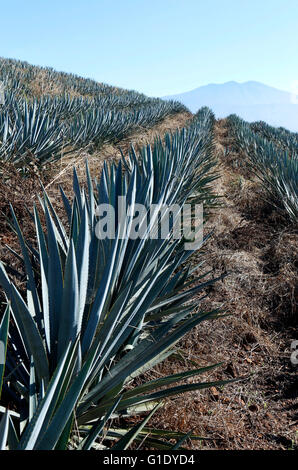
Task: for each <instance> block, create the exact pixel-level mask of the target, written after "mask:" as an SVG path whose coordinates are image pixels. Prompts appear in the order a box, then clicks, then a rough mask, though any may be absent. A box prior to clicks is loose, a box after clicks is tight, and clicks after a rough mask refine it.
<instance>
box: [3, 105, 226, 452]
mask: <svg viewBox="0 0 298 470" xmlns="http://www.w3.org/2000/svg"><path fill="white" fill-rule="evenodd" d="M213 122H214V116H213V115H212V113H211V112H210V111H209V110H207V109H203V110H201V111H200V112H199V113H198V114H197V115H196V116H195V117H194V119H193V121H192V123H191V125H190V126H189V128H187V129H183V130H182V131H179V132H178V131H177V132H176V133H174V134H172V135H167V136H166V139H165V142H164V143H162V142H161V140H157V141H156V142H155V144H154V145H153V146H152V147H150V146H147V147H144V148H143V149H142V150H141V151H140V152H139V154H136V153H135V152H134V151H133V150H132V151H131V152H130V154H129V155H128V158H127V159H123V161H122V162H119V164H118V165H117V166H116V165H115V164H111V165H110V166H108V165H106V164H105V165H104V168H103V171H102V175H101V178H100V180H99V181H92V179H91V177H90V174H89V170H88V166H87V168H86V171H87V180H86V187H87V193H86V192H85V190H84V189H83V186H81V185H80V184H79V182H78V178H77V175H76V172H75V171H74V177H73V200H72V201H71V200H69V199H68V198H67V197H66V195H65V194H64V192H63V190H62V189H61V197H62V201H63V205H64V208H65V214H66V220H68V223H67V222H65V223H64V222H62V220H64V219H65V218H64V217H61V216H60V217H59V215H58V214H57V213H56V212H55V210H54V208H53V206H52V204H51V202H50V200H49V198H48V196H47V194H46V193H44V195H43V200H40V201H41V208H40V210H38V209H37V208H36V207H34V214H33V218H34V221H35V228H36V244H35V243H32V241H31V240H30V243H29V241H27V240H25V239H24V238H23V235H22V231H21V228H20V226H19V224H18V222H17V220H16V217H15V215H14V212H13V211H12V217H13V223H14V230H15V231H16V233H17V235H18V238H19V242H20V247H21V252H22V259H23V265H24V268H25V273H20V279H27V282H26V285H24V286H23V289H22V290H21V291H20V290H19V289H18V288H17V286H16V284H15V283H14V280H13V278H11V277H10V276H9V274H8V273H7V272H6V270H5V266H4V265H3V264H0V284H1V285H2V287H3V290H4V292H5V295H6V298H7V309H6V312H5V314H4V317H3V319H2V322H1V326H0V340H1V342H2V344H5V345H6V346H5V349H6V361H5V364H4V366H1V364H0V384H3V386H2V396H1V403H2V405H4V406H2V407H1V408H0V415H1V416H2V419H1V422H0V448H1V449H4V448H7V447H8V448H9V449H66V448H74V449H91V448H97V449H102V448H110V447H111V446H112V447H113V449H114V450H117V449H126V448H127V447H128V446H129V445H130V444H131V443H132V442H133V441H136V442H138V443H141V442H142V440H143V439H144V436H145V435H147V434H148V431H150V435H149V436H147V439H146V443H147V445H149V446H152V447H157V448H159V449H171V448H174V447H173V443H171V442H170V439H175V440H176V441H177V442H178V441H179V444H181V443H182V442H183V439H185V438H186V437H189V436H188V435H187V436H184V437H183V434H181V433H178V432H175V431H162V430H154V429H152V430H148V427H147V426H146V424H147V421H148V420H149V418H150V416H151V415H152V413H154V412H155V411H156V410H157V408H158V406H160V403H161V401H162V400H163V399H164V398H165V397H168V396H173V395H177V394H180V393H183V392H185V391H189V390H200V389H203V388H206V387H210V386H211V385H214V383H205V382H200V381H197V382H195V383H191V384H186V385H179V384H178V385H177V382H180V381H181V380H184V379H186V378H190V377H195V376H199V375H200V374H201V373H203V372H206V371H207V370H209V369H212V367H214V366H209V367H204V368H200V369H195V370H188V371H186V372H181V373H178V374H175V375H172V376H168V377H163V378H158V379H155V380H150V381H148V380H145V378H144V376H143V374H144V373H145V372H146V371H147V370H148V369H151V368H152V367H154V366H155V365H156V364H158V363H160V362H161V361H163V360H164V359H166V358H168V357H169V356H171V355H172V354H173V353H175V345H176V344H177V342H178V341H179V340H180V339H181V338H182V337H183V336H184V335H185V334H186V333H187V332H188V331H189V330H190V329H191V328H193V327H194V326H195V325H197V324H199V323H200V322H202V321H204V320H206V319H213V318H216V317H217V316H218V315H219V313H218V311H212V312H202V311H199V310H198V306H199V302H200V295H201V297H202V296H203V292H204V289H205V288H206V287H207V286H208V285H210V284H211V283H213V282H215V280H208V278H206V273H205V274H204V273H200V275H199V277H197V278H196V279H194V278H193V277H194V273H195V272H196V271H197V270H198V269H200V265H199V266H198V267H197V268H196V269H195V270H194V269H192V270H191V269H190V267H189V265H188V263H187V260H188V259H189V257H190V255H191V254H192V251H185V249H184V243H183V240H176V239H174V238H173V236H172V233H170V235H169V238H168V239H166V240H162V239H151V238H150V237H149V236H148V234H147V236H145V237H144V238H137V239H132V238H131V237H130V233H131V230H132V217H131V216H130V215H127V216H126V217H124V218H123V217H122V218H120V219H118V218H116V223H115V229H116V236H115V239H103V240H100V239H98V238H97V237H96V235H95V225H96V223H97V219H98V218H97V216H96V207H97V205H98V204H103V203H109V204H112V205H113V207H114V208H115V209H116V207H117V200H118V196H126V209H127V208H128V207H130V208H131V209H132V213H133V209H134V208H135V207H137V204H142V205H143V206H145V207H146V208H147V209H148V213H149V206H151V204H156V212H155V213H154V214H153V218H154V220H155V222H157V220H158V217H159V209H161V207H162V206H163V205H164V204H169V205H170V204H179V205H180V206H183V204H184V203H185V202H186V201H193V202H199V203H201V202H204V204H205V205H206V207H208V206H210V205H212V204H214V201H215V196H214V195H213V194H212V191H211V183H212V182H213V181H214V179H216V178H217V177H218V175H217V173H216V161H215V160H214V157H213V151H212V128H213ZM148 213H147V215H148ZM115 214H116V216H117V210H115ZM150 216H151V220H152V214H151V213H150ZM173 217H175V216H173ZM174 223H175V220H173V224H174ZM34 246H36V248H34ZM190 276H191V284H192V285H193V286H194V287H190V286H189V283H190ZM200 293H201V294H200ZM194 296H196V298H195V299H194ZM194 312H195V313H194ZM10 319H11V320H10ZM138 377H142V381H140V380H138V381H135V379H136V378H138ZM223 383H224V382H217V383H215V385H222V384H223ZM165 385H166V386H167V389H162V390H161V388H162V387H164V386H165ZM0 395H1V389H0ZM5 403H9V408H10V409H11V410H13V411H9V410H8V409H7V408H6V405H5ZM146 411H147V412H149V411H150V413H149V415H148V416H147V417H146V418H145V419H143V420H142V421H141V422H139V423H138V424H137V425H136V426H135V427H134V428H132V429H127V428H126V427H125V424H124V423H125V421H122V424H118V427H117V424H115V423H117V420H116V421H115V418H119V417H125V416H137V415H138V414H142V413H144V412H146ZM111 418H113V419H114V421H113V426H114V427H113V428H112V427H111V425H110V420H111ZM120 423H121V422H120ZM191 437H192V438H194V439H195V438H198V437H197V436H191ZM115 439H116V440H117V442H116V443H114V441H115ZM162 439H163V440H162ZM177 445H178V444H177ZM176 447H177V446H176Z"/></svg>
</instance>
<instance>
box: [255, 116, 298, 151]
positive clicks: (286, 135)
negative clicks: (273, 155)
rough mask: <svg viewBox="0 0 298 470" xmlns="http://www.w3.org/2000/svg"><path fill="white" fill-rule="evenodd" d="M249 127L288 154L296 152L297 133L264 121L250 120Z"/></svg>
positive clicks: (297, 148) (297, 143)
mask: <svg viewBox="0 0 298 470" xmlns="http://www.w3.org/2000/svg"><path fill="white" fill-rule="evenodd" d="M250 128H251V129H252V130H253V131H254V132H256V133H257V134H260V135H261V136H262V137H264V138H265V139H267V140H270V141H272V142H274V144H275V145H277V146H278V147H279V148H281V149H283V150H286V151H288V152H289V153H290V154H297V153H298V133H297V132H291V131H289V130H288V129H285V128H284V127H273V126H270V125H269V124H267V123H266V122H264V121H257V122H252V123H251V124H250Z"/></svg>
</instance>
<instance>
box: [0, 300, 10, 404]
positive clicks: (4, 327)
mask: <svg viewBox="0 0 298 470" xmlns="http://www.w3.org/2000/svg"><path fill="white" fill-rule="evenodd" d="M9 319H10V305H7V307H6V309H5V312H4V316H3V318H2V321H1V323H0V398H1V392H2V384H3V377H4V372H5V362H6V349H7V340H8V327H9Z"/></svg>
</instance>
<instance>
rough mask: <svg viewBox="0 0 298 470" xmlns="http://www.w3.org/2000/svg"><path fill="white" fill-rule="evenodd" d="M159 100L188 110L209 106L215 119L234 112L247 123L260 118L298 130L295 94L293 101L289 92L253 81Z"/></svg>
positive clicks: (275, 124) (215, 85)
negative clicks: (173, 102) (170, 101)
mask: <svg viewBox="0 0 298 470" xmlns="http://www.w3.org/2000/svg"><path fill="white" fill-rule="evenodd" d="M163 99H166V100H169V99H173V100H177V101H181V103H183V104H184V105H185V106H187V107H188V108H189V109H190V110H191V111H192V112H196V111H197V110H198V109H199V108H200V107H202V106H209V107H210V108H211V109H212V110H213V112H214V113H215V114H216V116H217V117H218V118H223V117H226V116H228V115H229V114H233V113H235V114H238V115H239V116H240V117H242V118H243V119H245V120H247V121H249V122H251V121H260V120H262V121H266V122H267V123H268V124H271V125H273V126H277V127H278V126H282V127H286V128H288V129H289V130H291V131H295V132H298V104H296V103H298V97H297V100H295V101H296V103H295V102H293V96H292V94H291V93H289V92H287V91H282V90H278V89H277V88H273V87H270V86H268V85H264V84H263V83H260V82H256V81H248V82H245V83H238V82H235V81H230V82H226V83H223V84H214V83H211V84H209V85H205V86H201V87H199V88H196V89H194V90H191V91H188V92H185V93H180V94H177V95H171V96H165V97H163Z"/></svg>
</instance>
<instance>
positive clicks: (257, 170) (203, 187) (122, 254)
mask: <svg viewBox="0 0 298 470" xmlns="http://www.w3.org/2000/svg"><path fill="white" fill-rule="evenodd" d="M0 80H3V81H4V83H5V84H6V87H5V103H4V106H3V107H2V108H1V106H0V197H1V202H0V209H1V213H0V223H1V231H0V259H1V263H0V286H2V287H1V289H0V299H1V307H0V341H2V343H3V344H5V345H6V346H5V347H6V348H7V354H6V358H5V363H4V366H2V364H1V363H0V442H2V443H4V444H3V446H4V447H8V448H9V449H14V448H16V447H17V448H21V449H29V448H30V449H36V450H39V449H43V450H46V449H77V448H79V449H86V450H87V449H96V450H101V449H113V450H121V449H122V450H123V449H125V448H126V447H127V446H129V448H133V449H136V448H137V449H159V450H167V451H170V450H171V449H173V446H175V445H178V444H179V441H180V445H181V448H182V449H184V448H186V449H229V450H231V449H233V450H240V449H241V450H242V449H276V450H277V449H279V450H287V449H297V445H298V442H297V431H296V424H297V405H298V395H297V366H295V364H294V363H292V362H291V354H292V353H293V350H292V349H291V343H292V341H293V340H294V339H297V285H298V282H297V281H298V276H297V266H298V251H297V247H298V233H297V220H298V205H297V201H298V198H297V191H298V190H297V172H298V168H297V161H298V158H297V155H298V137H297V134H294V133H291V132H289V131H286V130H284V129H275V128H273V127H271V126H269V125H267V124H265V123H264V122H255V123H253V124H249V123H247V122H244V121H243V120H241V119H240V118H239V117H237V116H235V115H232V116H229V117H228V118H227V119H223V120H216V119H215V116H214V114H213V112H212V111H211V110H210V109H208V108H201V109H200V110H199V111H198V112H197V113H196V114H191V113H190V112H189V111H188V110H187V109H186V108H185V107H184V106H183V105H181V104H179V103H177V102H176V101H171V102H169V103H164V102H163V101H162V100H159V99H152V98H147V97H146V96H144V95H140V94H138V93H136V92H134V91H127V90H120V89H115V88H113V87H109V86H108V85H105V84H100V83H97V82H95V81H93V80H85V79H83V78H81V77H77V76H74V75H69V74H64V73H60V72H55V71H54V70H52V69H44V68H39V67H33V66H31V65H29V64H27V63H24V62H18V61H14V60H7V59H1V61H0ZM278 96H279V98H277V97H276V99H280V100H283V99H284V98H283V95H282V94H281V95H278ZM237 99H239V96H238V95H237V96H235V100H237ZM243 99H244V98H243ZM279 104H280V103H279ZM40 183H42V186H41V184H40ZM119 196H120V197H123V196H125V197H126V200H125V204H126V206H125V208H126V210H127V213H126V215H125V217H124V218H121V217H119V218H118V211H117V210H116V209H119V206H118V204H119V202H118V201H119V200H118V197H119ZM164 201H166V202H168V203H170V204H177V205H178V206H180V207H183V205H184V204H185V203H189V202H190V201H191V202H193V203H195V204H202V203H203V205H204V236H205V240H204V244H203V246H202V247H200V248H199V249H198V250H194V251H193V252H192V251H189V250H187V249H186V248H185V246H184V244H183V243H181V240H176V239H174V237H173V234H172V233H169V234H168V238H166V239H165V240H164V239H162V238H161V239H156V238H154V237H153V238H151V237H149V236H148V234H147V235H146V236H145V237H143V238H141V237H137V238H134V237H132V236H131V234H132V232H133V226H132V217H131V216H130V215H129V211H131V210H132V208H134V207H139V205H141V206H142V207H143V209H145V213H146V217H148V216H149V214H150V216H151V212H150V211H151V209H152V206H153V205H156V204H159V205H160V207H162V205H163V203H164ZM10 204H11V205H12V206H13V211H12V209H11V207H10ZM101 204H105V207H106V205H107V204H109V205H110V206H112V207H113V208H114V210H115V214H116V219H115V228H116V230H115V236H114V238H113V237H111V238H109V237H105V238H99V237H98V236H97V232H96V225H97V223H98V221H99V220H100V217H101V216H100V215H99V214H97V208H98V207H99V206H100V205H101ZM136 210H137V211H138V210H139V209H136ZM103 217H105V215H104V214H103ZM137 217H139V214H138V215H137ZM154 217H156V223H159V215H158V213H157V212H156V213H155V212H154ZM173 217H177V215H173ZM138 220H139V223H138V224H139V226H140V225H141V223H140V219H138ZM143 221H144V219H143ZM137 226H138V225H137V224H136V225H135V226H134V229H135V228H136V227H137ZM122 234H124V236H121V235H122ZM8 332H9V335H8ZM8 430H9V432H8ZM190 430H191V434H190V435H187V433H189V431H190ZM181 440H182V441H181Z"/></svg>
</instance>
